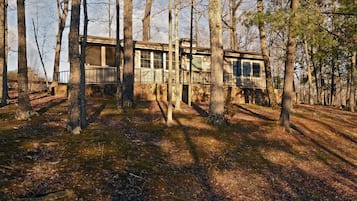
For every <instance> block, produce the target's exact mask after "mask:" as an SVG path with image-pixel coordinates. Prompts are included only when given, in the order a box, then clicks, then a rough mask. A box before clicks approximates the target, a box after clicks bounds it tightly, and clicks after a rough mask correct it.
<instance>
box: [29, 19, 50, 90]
mask: <svg viewBox="0 0 357 201" xmlns="http://www.w3.org/2000/svg"><path fill="white" fill-rule="evenodd" d="M32 26H33V33H34V36H35V43H36V47H37V52H38V55H39V56H40V61H41V66H42V70H43V73H44V75H45V81H46V91H48V90H49V85H48V76H47V70H46V66H45V63H44V61H43V57H42V53H41V50H40V45H39V44H38V39H37V31H36V26H35V21H34V20H33V19H32Z"/></svg>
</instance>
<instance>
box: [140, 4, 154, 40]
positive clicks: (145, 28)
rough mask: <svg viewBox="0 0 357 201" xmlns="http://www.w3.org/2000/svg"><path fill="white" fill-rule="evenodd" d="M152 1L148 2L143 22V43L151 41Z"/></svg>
mask: <svg viewBox="0 0 357 201" xmlns="http://www.w3.org/2000/svg"><path fill="white" fill-rule="evenodd" d="M151 5H152V0H146V4H145V14H144V18H143V20H142V22H143V41H149V40H150V17H151Z"/></svg>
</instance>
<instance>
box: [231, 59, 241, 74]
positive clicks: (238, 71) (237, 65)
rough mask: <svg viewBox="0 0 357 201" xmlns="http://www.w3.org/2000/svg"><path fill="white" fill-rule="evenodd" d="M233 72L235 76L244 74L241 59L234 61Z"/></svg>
mask: <svg viewBox="0 0 357 201" xmlns="http://www.w3.org/2000/svg"><path fill="white" fill-rule="evenodd" d="M233 74H234V75H235V76H241V75H242V68H241V61H240V60H237V61H233Z"/></svg>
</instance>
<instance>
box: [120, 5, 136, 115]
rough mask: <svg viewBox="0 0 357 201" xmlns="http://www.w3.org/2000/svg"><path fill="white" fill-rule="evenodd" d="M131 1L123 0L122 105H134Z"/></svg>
mask: <svg viewBox="0 0 357 201" xmlns="http://www.w3.org/2000/svg"><path fill="white" fill-rule="evenodd" d="M133 54H134V53H133V1H132V0H124V74H123V82H124V83H123V107H124V108H126V107H133V106H134V65H133V64H134V61H133Z"/></svg>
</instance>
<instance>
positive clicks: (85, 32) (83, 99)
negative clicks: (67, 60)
mask: <svg viewBox="0 0 357 201" xmlns="http://www.w3.org/2000/svg"><path fill="white" fill-rule="evenodd" d="M83 14H84V18H83V38H82V45H81V67H80V68H81V70H80V71H81V80H80V93H79V99H80V119H81V127H82V128H84V127H85V126H86V125H87V121H86V118H87V111H86V110H87V102H86V71H85V63H86V49H87V36H88V12H87V0H83Z"/></svg>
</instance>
